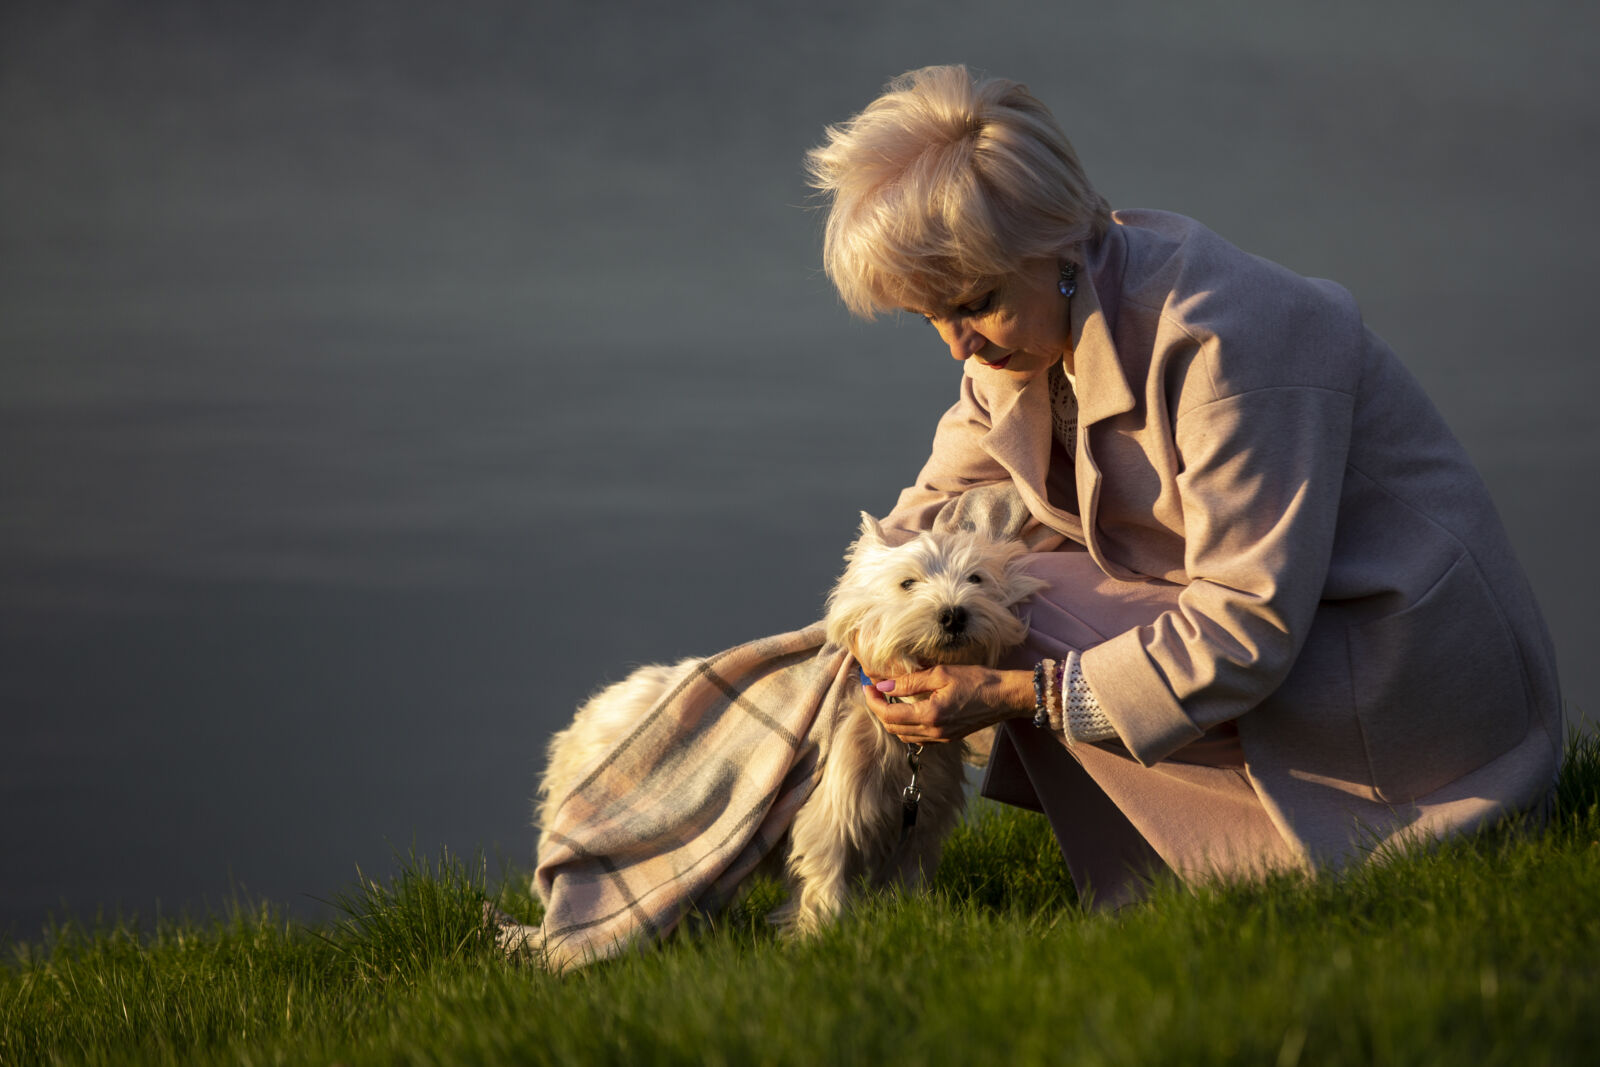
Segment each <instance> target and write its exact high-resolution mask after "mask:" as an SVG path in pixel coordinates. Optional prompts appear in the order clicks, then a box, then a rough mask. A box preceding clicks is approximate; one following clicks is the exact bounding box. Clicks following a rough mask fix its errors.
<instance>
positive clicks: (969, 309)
mask: <svg viewBox="0 0 1600 1067" xmlns="http://www.w3.org/2000/svg"><path fill="white" fill-rule="evenodd" d="M993 303H994V292H993V290H991V291H989V292H987V293H984V294H983V295H982V296H980V297H978V299H976V300H969V301H967V302H966V303H965V304H962V305H961V310H962V312H964V313H965V314H968V315H981V314H983V313H984V312H985V311H988V310H989V305H991V304H993Z"/></svg>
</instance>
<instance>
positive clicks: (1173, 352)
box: [885, 211, 1563, 865]
mask: <svg viewBox="0 0 1600 1067" xmlns="http://www.w3.org/2000/svg"><path fill="white" fill-rule="evenodd" d="M1115 222H1116V225H1114V226H1112V227H1111V230H1110V233H1109V234H1108V235H1107V236H1106V237H1105V238H1104V239H1103V240H1102V241H1101V242H1100V243H1099V244H1098V245H1096V246H1094V247H1093V248H1090V249H1088V250H1087V253H1086V262H1085V263H1084V267H1085V268H1086V269H1084V270H1083V271H1082V272H1081V280H1080V285H1079V290H1078V293H1077V295H1076V296H1075V297H1074V298H1073V300H1072V323H1071V334H1072V340H1073V345H1074V353H1075V354H1074V363H1075V366H1074V372H1075V376H1076V389H1077V394H1078V398H1079V406H1080V415H1079V427H1078V436H1077V455H1076V460H1075V462H1074V461H1072V460H1069V459H1068V458H1067V457H1066V455H1065V453H1064V452H1062V451H1061V450H1060V449H1059V447H1058V446H1056V445H1055V444H1054V443H1053V437H1052V433H1051V421H1050V408H1049V395H1048V393H1049V390H1048V387H1047V384H1046V383H1045V381H1044V380H1043V379H1042V377H1041V378H1040V379H1038V380H1035V381H1033V382H1029V383H1027V384H1025V385H1020V386H1019V385H1018V384H1017V383H1015V382H1013V381H1012V380H1011V379H1009V378H1008V377H1007V376H1006V375H1004V374H1002V373H999V372H995V371H990V370H987V369H985V368H984V367H982V366H981V365H980V364H979V363H978V361H977V360H968V361H967V365H966V374H965V376H964V377H963V379H962V383H961V395H960V399H959V401H958V402H957V403H956V404H955V406H954V407H952V408H951V409H950V410H949V411H948V412H947V413H946V414H945V415H944V417H943V419H942V420H941V421H940V423H939V427H938V431H937V434H936V436H935V439H934V445H933V453H932V456H931V458H930V459H929V460H928V462H927V465H926V466H925V467H924V469H923V471H922V472H921V474H920V475H919V476H918V478H917V483H916V484H915V485H914V486H912V487H911V488H908V489H906V490H905V491H904V492H903V493H902V494H901V496H900V499H899V502H898V504H897V505H896V507H895V508H894V510H893V512H892V513H891V514H890V515H889V516H887V518H886V519H885V526H886V527H887V528H889V529H891V530H894V531H898V533H899V535H900V536H902V537H909V536H911V535H912V534H913V533H914V532H916V531H919V530H924V529H928V528H930V527H932V526H933V525H934V524H935V523H936V522H937V521H940V518H941V516H944V517H945V519H946V521H948V516H949V512H950V511H951V510H952V509H953V508H955V507H958V506H959V503H960V499H961V497H962V495H963V494H965V493H967V492H968V491H970V490H972V489H976V488H980V487H996V486H1001V485H1005V484H1009V485H1010V486H1012V487H1014V489H1015V492H1016V494H1019V495H1020V497H1021V501H1022V503H1023V504H1024V505H1025V507H1026V510H1027V512H1028V518H1027V522H1026V529H1025V535H1026V536H1028V537H1029V538H1030V539H1031V540H1033V541H1034V542H1035V543H1036V544H1039V545H1041V546H1043V547H1053V548H1055V549H1056V550H1058V551H1074V550H1076V551H1080V552H1081V551H1085V550H1086V552H1087V555H1088V557H1089V559H1091V560H1092V562H1093V572H1094V576H1095V578H1096V579H1097V580H1099V582H1098V587H1097V589H1096V590H1095V591H1094V593H1093V595H1090V593H1089V592H1088V591H1087V585H1085V594H1084V597H1083V603H1084V609H1083V610H1084V612H1086V613H1087V614H1085V615H1084V618H1085V619H1086V621H1088V622H1089V623H1090V628H1091V629H1095V628H1096V627H1095V620H1094V618H1093V617H1092V616H1093V615H1095V614H1096V613H1097V611H1098V610H1099V609H1097V608H1096V607H1095V604H1096V603H1097V602H1099V603H1101V604H1103V603H1104V598H1105V597H1106V596H1108V595H1109V596H1110V597H1111V598H1113V599H1115V598H1117V597H1118V596H1119V595H1121V594H1119V593H1118V592H1117V591H1118V590H1123V591H1125V593H1126V594H1127V595H1128V596H1129V597H1131V598H1133V599H1135V600H1137V599H1139V597H1140V596H1144V597H1145V599H1147V600H1148V599H1149V595H1148V594H1149V593H1150V590H1151V587H1152V586H1156V587H1162V588H1165V589H1166V590H1167V591H1168V594H1169V595H1167V596H1166V597H1165V599H1164V600H1163V599H1162V598H1161V597H1157V598H1156V600H1157V601H1158V602H1159V603H1164V604H1166V605H1167V607H1165V608H1164V609H1162V610H1159V611H1156V610H1152V611H1150V612H1148V613H1146V615H1145V616H1144V617H1143V618H1142V621H1141V624H1139V625H1136V626H1133V627H1131V628H1127V629H1121V628H1112V629H1108V628H1106V627H1105V626H1104V625H1101V626H1100V627H1099V632H1100V633H1102V634H1103V635H1104V636H1105V639H1104V640H1102V641H1099V642H1098V643H1093V644H1092V647H1087V648H1086V649H1085V651H1084V653H1083V671H1084V676H1085V677H1086V678H1087V680H1088V682H1089V684H1090V686H1091V687H1092V688H1093V690H1094V692H1095V695H1096V696H1097V697H1098V699H1099V701H1100V703H1101V705H1102V706H1103V708H1104V709H1105V711H1106V713H1107V714H1108V715H1109V716H1110V718H1111V720H1112V722H1113V724H1114V725H1115V727H1116V730H1117V733H1118V735H1119V737H1120V739H1121V746H1117V745H1115V744H1113V745H1109V746H1103V747H1104V748H1106V749H1107V750H1109V751H1114V752H1118V753H1120V754H1121V755H1122V757H1123V759H1124V762H1126V763H1127V766H1128V767H1130V768H1133V769H1134V770H1137V766H1136V765H1135V763H1134V762H1133V761H1137V764H1138V765H1144V766H1153V765H1160V764H1162V761H1166V760H1168V759H1169V758H1171V757H1173V756H1174V755H1175V754H1179V758H1180V759H1181V758H1182V756H1181V753H1182V752H1184V751H1186V749H1185V746H1188V745H1190V744H1191V742H1195V741H1196V740H1197V739H1199V738H1201V736H1202V734H1203V733H1207V732H1208V731H1209V735H1210V736H1215V735H1218V734H1226V735H1229V736H1231V734H1232V730H1231V729H1229V728H1228V727H1227V726H1225V725H1222V724H1228V723H1232V724H1234V726H1235V727H1236V729H1237V741H1238V748H1239V750H1241V751H1242V757H1243V774H1244V777H1245V780H1246V781H1247V782H1248V786H1249V789H1250V790H1251V791H1253V793H1254V796H1255V798H1256V800H1257V801H1258V802H1259V804H1260V806H1261V808H1262V809H1263V810H1264V812H1265V814H1266V816H1267V817H1268V818H1269V819H1270V820H1271V825H1272V827H1273V828H1275V829H1276V831H1277V832H1278V834H1280V835H1281V836H1282V838H1283V843H1284V845H1285V847H1286V850H1287V852H1288V853H1289V854H1292V855H1294V856H1296V857H1298V858H1299V859H1300V860H1301V861H1302V862H1303V863H1304V864H1306V865H1310V864H1318V863H1332V864H1338V863H1341V862H1343V861H1345V860H1347V859H1349V858H1350V857H1352V856H1353V855H1356V854H1358V853H1359V852H1360V850H1362V849H1363V848H1366V847H1370V846H1371V844H1373V843H1374V842H1375V841H1381V840H1386V839H1391V838H1394V837H1396V836H1397V835H1398V836H1404V835H1406V834H1409V833H1434V834H1437V833H1449V832H1452V831H1459V830H1463V829H1467V828H1470V827H1473V826H1476V825H1479V824H1481V823H1482V822H1484V821H1485V820H1487V819H1490V818H1493V817H1494V816H1496V815H1498V814H1501V813H1503V812H1505V811H1509V810H1517V809H1523V808H1527V807H1530V806H1532V805H1535V804H1537V803H1538V802H1539V801H1540V800H1541V799H1542V798H1543V797H1545V796H1546V795H1547V793H1548V791H1549V789H1550V786H1551V784H1552V782H1553V780H1554V777H1555V774H1556V773H1557V770H1558V766H1559V761H1560V753H1561V749H1562V741H1563V736H1562V733H1563V725H1562V715H1561V701H1560V695H1559V690H1558V684H1557V678H1556V668H1555V660H1554V654H1553V651H1552V648H1551V644H1550V639H1549V635H1548V633H1547V631H1546V629H1545V625H1544V622H1543V620H1542V618H1541V616H1540V613H1539V609H1538V606H1537V605H1536V603H1535V601H1534V598H1533V595H1532V593H1531V591H1530V589H1529V586H1528V583H1527V581H1526V579H1525V577H1524V575H1523V573H1522V570H1521V568H1520V567H1519V565H1518V564H1517V561H1516V559H1515V558H1514V556H1513V554H1512V551H1511V548H1510V545H1509V543H1508V540H1507V538H1506V534H1505V532H1504V530H1503V529H1502V527H1501V524H1500V521H1499V519H1498V517H1497V516H1496V513H1495V511H1494V508H1493V506H1492V504H1491V503H1490V501H1489V497H1488V493H1487V491H1486V489H1485V487H1484V485H1483V482H1482V480H1481V479H1480V478H1479V476H1478V474H1477V473H1476V471H1475V470H1474V469H1473V467H1472V464H1471V463H1470V461H1469V460H1468V458H1467V456H1466V453H1465V452H1464V450H1463V449H1462V448H1461V446H1460V445H1459V444H1458V443H1457V442H1456V440H1455V438H1454V437H1453V436H1452V435H1451V433H1450V431H1449V430H1448V428H1447V427H1446V426H1445V424H1444V422H1443V420H1442V419H1441V418H1440V416H1439V414H1438V412H1437V411H1436V410H1435V409H1434V407H1433V405H1432V404H1431V403H1430V402H1429V400H1428V399H1427V397H1426V396H1425V395H1424V394H1423V392H1422V389H1421V388H1420V387H1419V386H1418V384H1417V383H1416V381H1415V380H1413V378H1412V377H1411V376H1410V374H1409V373H1408V372H1407V371H1406V370H1405V368H1404V367H1403V366H1402V365H1401V364H1400V362H1399V361H1398V359H1396V357H1395V356H1394V354H1393V353H1392V352H1390V350H1389V349H1388V348H1387V346H1385V345H1384V343H1383V342H1382V341H1381V340H1379V339H1378V338H1377V337H1376V336H1374V335H1373V334H1372V333H1371V332H1370V331H1369V330H1367V329H1366V327H1365V326H1364V325H1363V323H1362V320H1361V316H1360V313H1359V311H1358V310H1357V308H1356V306H1355V303H1354V301H1353V300H1352V298H1351V297H1350V295H1349V294H1348V293H1347V292H1346V291H1345V290H1343V289H1341V288H1340V287H1338V286H1336V285H1334V284H1332V283H1330V282H1326V281H1316V280H1308V279H1305V278H1302V277H1300V276H1298V275H1296V274H1293V273H1292V272H1290V271H1287V270H1285V269H1283V268H1281V267H1279V266H1276V265H1274V264H1272V263H1269V262H1266V261H1264V260H1261V259H1258V258H1256V257H1253V256H1250V255H1247V254H1245V253H1243V252H1241V251H1239V250H1238V249H1236V248H1234V247H1233V246H1231V245H1229V244H1228V243H1226V242H1225V241H1223V240H1222V239H1221V238H1219V237H1218V236H1217V235H1215V234H1213V233H1211V232H1210V231H1209V230H1207V229H1205V228H1204V227H1202V226H1200V225H1198V224H1197V223H1194V222H1192V221H1190V220H1188V219H1184V218H1181V217H1179V216H1176V215H1171V214H1165V213H1160V212H1143V211H1141V212H1119V213H1117V214H1116V215H1115ZM1107 589H1109V590H1110V593H1109V594H1108V593H1107V592H1106V590H1107ZM1051 595H1052V597H1053V598H1054V599H1055V600H1056V601H1057V602H1060V603H1063V604H1067V605H1071V604H1073V603H1074V595H1073V590H1072V589H1071V588H1067V589H1056V590H1054V591H1053V592H1052V594H1051ZM1097 598H1099V599H1098V601H1097ZM1115 614H1116V612H1114V611H1113V612H1111V615H1115ZM1034 625H1035V626H1039V625H1041V623H1040V621H1039V619H1038V618H1037V617H1036V619H1035V622H1034ZM1063 640H1064V641H1068V643H1069V644H1070V643H1071V642H1070V640H1068V639H1067V638H1063ZM1083 643H1085V644H1087V642H1083ZM1097 747H1102V746H1097ZM1129 756H1131V760H1129V759H1128V758H1127V757H1129ZM1084 766H1085V767H1086V768H1087V769H1088V770H1089V772H1090V773H1091V774H1094V775H1096V777H1097V778H1099V777H1100V776H1099V774H1098V772H1097V771H1096V769H1095V766H1094V765H1093V761H1084ZM1163 781H1165V780H1164V779H1162V778H1160V777H1159V776H1152V777H1151V778H1150V785H1149V788H1150V789H1151V790H1153V791H1154V794H1153V801H1154V804H1153V809H1152V810H1156V811H1158V812H1159V811H1160V810H1161V797H1160V796H1159V795H1155V794H1160V792H1161V790H1162V789H1163V788H1164V786H1163V785H1162V782H1163ZM1103 784H1104V783H1103ZM1119 788H1121V789H1122V790H1123V794H1124V795H1126V793H1127V789H1128V786H1127V783H1126V782H1122V783H1121V784H1120V786H1119ZM1107 791H1108V792H1112V791H1111V789H1110V787H1109V785H1108V786H1107ZM1112 795H1113V796H1116V795H1117V794H1116V793H1115V792H1112ZM1149 806H1150V805H1147V807H1149ZM1194 814H1195V813H1192V812H1190V813H1186V812H1183V811H1177V810H1173V811H1171V812H1170V819H1171V820H1174V821H1175V822H1177V823H1182V822H1183V821H1184V820H1186V819H1191V818H1192V817H1193V816H1194ZM1200 816H1201V819H1202V822H1203V819H1204V813H1200Z"/></svg>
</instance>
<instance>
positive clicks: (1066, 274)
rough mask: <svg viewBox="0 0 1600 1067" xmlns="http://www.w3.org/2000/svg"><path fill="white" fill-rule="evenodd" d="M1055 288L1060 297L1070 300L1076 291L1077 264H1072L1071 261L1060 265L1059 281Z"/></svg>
mask: <svg viewBox="0 0 1600 1067" xmlns="http://www.w3.org/2000/svg"><path fill="white" fill-rule="evenodd" d="M1056 288H1058V289H1060V290H1061V295H1062V296H1064V297H1066V298H1067V299H1068V300H1071V299H1072V295H1073V294H1074V293H1076V292H1077V291H1078V267H1077V264H1075V263H1072V262H1071V261H1068V262H1066V263H1063V264H1061V281H1060V282H1059V283H1058V284H1057V286H1056Z"/></svg>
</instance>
